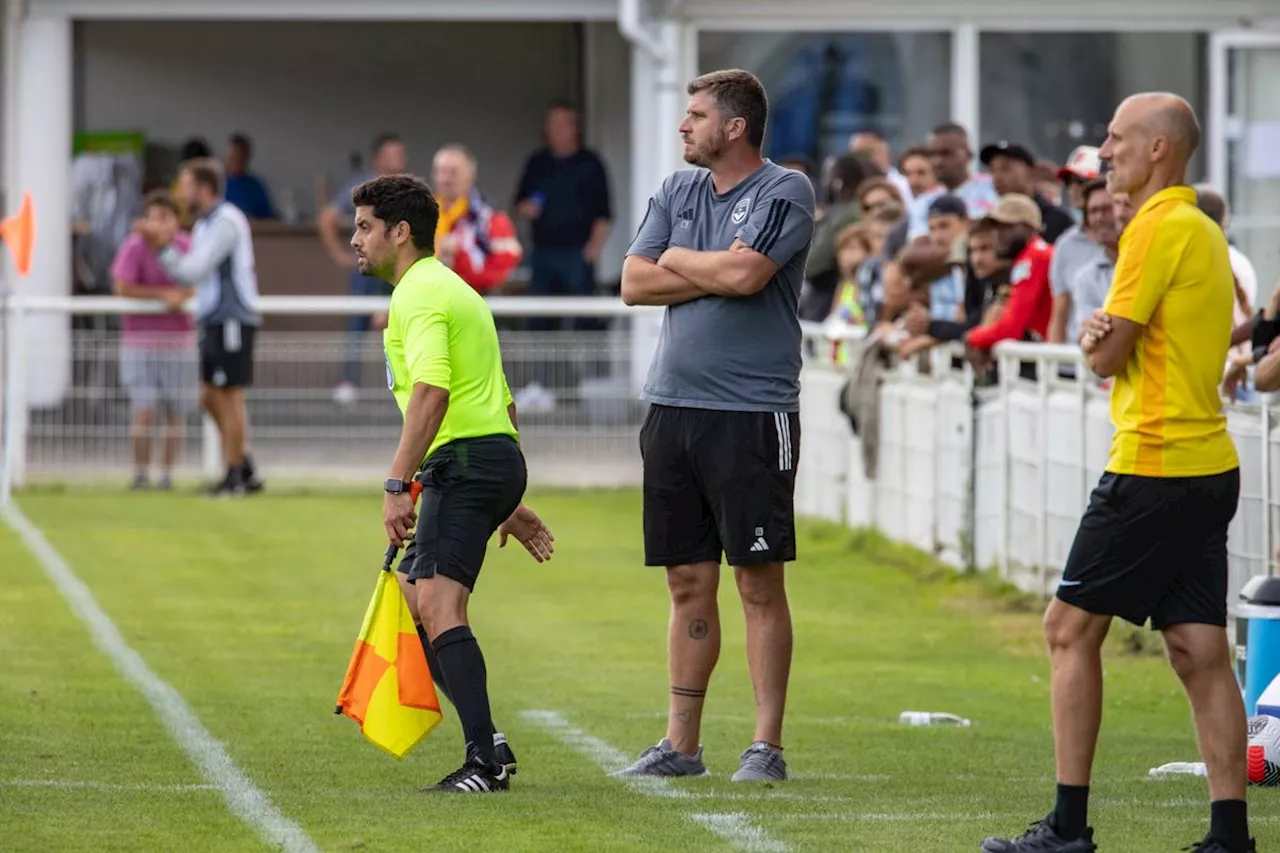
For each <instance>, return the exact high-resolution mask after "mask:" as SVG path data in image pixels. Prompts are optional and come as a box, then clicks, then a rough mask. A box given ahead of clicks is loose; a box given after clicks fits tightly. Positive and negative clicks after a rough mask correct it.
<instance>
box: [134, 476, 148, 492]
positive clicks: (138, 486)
mask: <svg viewBox="0 0 1280 853" xmlns="http://www.w3.org/2000/svg"><path fill="white" fill-rule="evenodd" d="M150 487H151V483H150V482H149V481H148V480H147V475H146V474H142V473H138V474H134V475H133V480H131V481H130V482H129V488H130V489H131V490H132V491H135V492H142V491H146V490H147V489H149V488H150Z"/></svg>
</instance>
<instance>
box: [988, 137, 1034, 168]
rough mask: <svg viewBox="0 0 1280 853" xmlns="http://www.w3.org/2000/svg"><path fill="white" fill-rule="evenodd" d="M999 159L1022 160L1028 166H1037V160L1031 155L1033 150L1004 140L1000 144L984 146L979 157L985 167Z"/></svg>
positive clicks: (993, 143)
mask: <svg viewBox="0 0 1280 853" xmlns="http://www.w3.org/2000/svg"><path fill="white" fill-rule="evenodd" d="M997 157H1012V158H1013V159H1015V160H1021V161H1022V162H1023V163H1026V164H1027V165H1028V166H1034V165H1035V164H1036V158H1035V155H1034V154H1032V153H1031V149H1029V148H1027V146H1025V145H1022V144H1020V143H1017V142H1009V141H1007V140H1004V139H1002V140H1000V141H999V142H992V143H991V144H989V145H985V146H983V148H982V153H981V154H980V155H979V158H980V159H981V160H982V165H984V166H990V165H991V161H992V160H994V159H996V158H997Z"/></svg>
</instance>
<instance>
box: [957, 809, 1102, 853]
mask: <svg viewBox="0 0 1280 853" xmlns="http://www.w3.org/2000/svg"><path fill="white" fill-rule="evenodd" d="M1052 817H1053V815H1052V814H1050V815H1048V816H1047V817H1045V819H1044V820H1041V821H1036V822H1035V823H1033V824H1031V826H1030V828H1028V829H1027V831H1026V832H1024V833H1023V834H1022V835H1020V836H1018V837H1017V838H1013V839H1009V840H1007V841H1006V840H1005V839H1003V838H988V839H987V840H986V841H984V842H982V853H1094V851H1096V850H1097V849H1098V845H1096V844H1094V843H1093V830H1092V829H1085V831H1084V833H1083V834H1081V836H1080V837H1079V838H1077V839H1076V840H1075V841H1067V840H1066V839H1065V838H1062V837H1060V836H1059V835H1058V833H1057V830H1055V829H1054V828H1053V823H1052V821H1051V818H1052Z"/></svg>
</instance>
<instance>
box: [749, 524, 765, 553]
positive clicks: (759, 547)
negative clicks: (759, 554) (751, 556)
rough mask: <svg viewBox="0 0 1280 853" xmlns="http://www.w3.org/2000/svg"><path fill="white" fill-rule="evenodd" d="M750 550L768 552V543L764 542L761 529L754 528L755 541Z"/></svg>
mask: <svg viewBox="0 0 1280 853" xmlns="http://www.w3.org/2000/svg"><path fill="white" fill-rule="evenodd" d="M751 550H752V551H768V550H769V543H768V542H766V541H764V528H763V527H757V528H756V541H755V544H754V545H752V546H751Z"/></svg>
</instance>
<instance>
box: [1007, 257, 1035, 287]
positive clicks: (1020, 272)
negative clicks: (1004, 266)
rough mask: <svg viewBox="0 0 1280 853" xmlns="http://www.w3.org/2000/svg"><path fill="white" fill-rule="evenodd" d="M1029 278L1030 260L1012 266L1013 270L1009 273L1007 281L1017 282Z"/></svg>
mask: <svg viewBox="0 0 1280 853" xmlns="http://www.w3.org/2000/svg"><path fill="white" fill-rule="evenodd" d="M1029 278H1031V261H1023V262H1022V263H1020V264H1018V265H1017V266H1016V267H1014V268H1013V272H1011V273H1009V281H1011V282H1013V283H1014V284H1019V283H1020V282H1024V281H1026V280H1027V279H1029Z"/></svg>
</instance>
